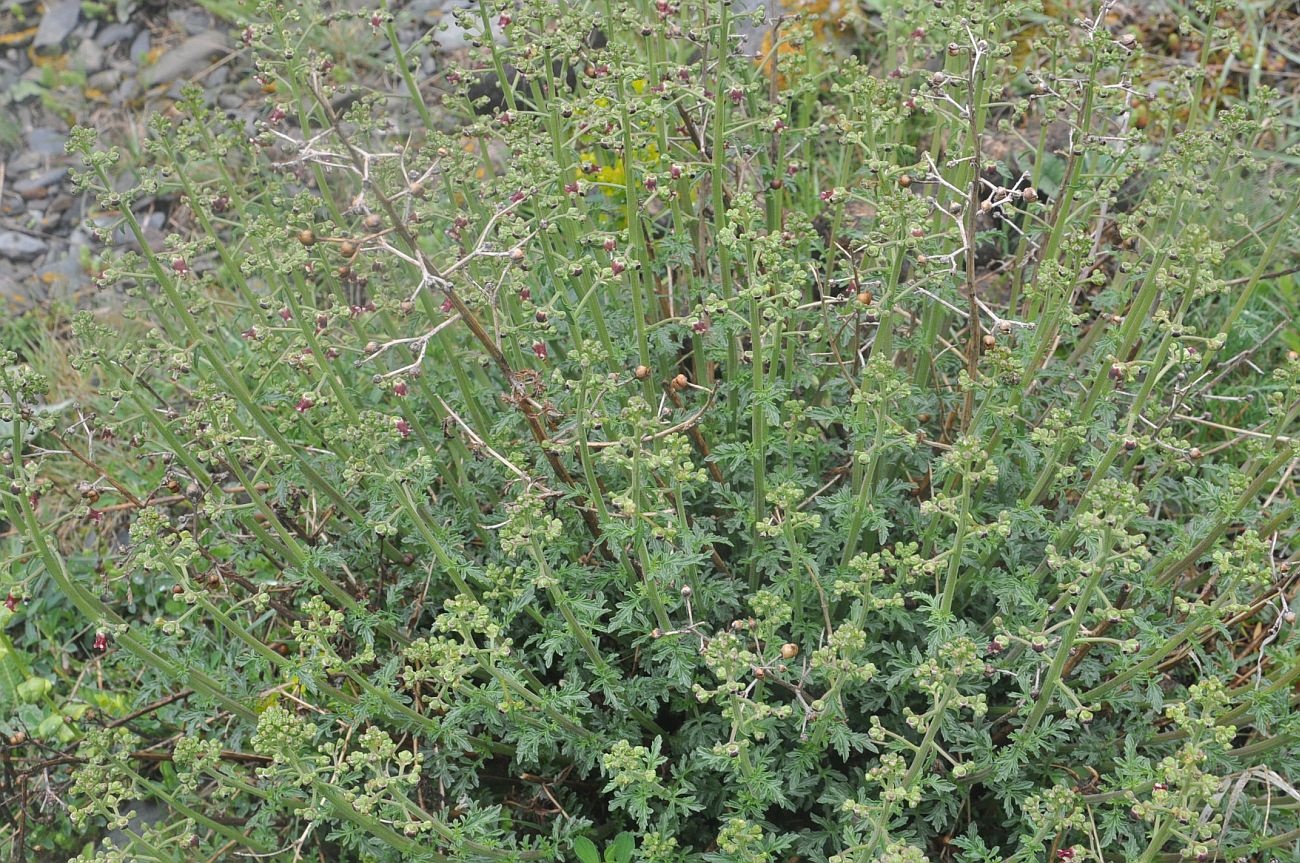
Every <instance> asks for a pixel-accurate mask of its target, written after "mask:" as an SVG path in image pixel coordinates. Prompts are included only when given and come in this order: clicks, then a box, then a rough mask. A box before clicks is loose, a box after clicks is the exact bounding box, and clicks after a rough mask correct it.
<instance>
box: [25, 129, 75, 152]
mask: <svg viewBox="0 0 1300 863" xmlns="http://www.w3.org/2000/svg"><path fill="white" fill-rule="evenodd" d="M67 140H68V136H67V135H65V134H63V133H62V132H59V131H57V130H55V129H49V128H46V127H44V126H38V127H36V128H35V129H32V130H31V131H30V132H28V133H27V149H28V150H30V151H31V152H33V153H38V154H40V155H42V156H62V155H63V153H64V150H63V145H64V143H65V142H66V141H67Z"/></svg>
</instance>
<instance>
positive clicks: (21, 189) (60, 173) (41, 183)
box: [14, 168, 68, 198]
mask: <svg viewBox="0 0 1300 863" xmlns="http://www.w3.org/2000/svg"><path fill="white" fill-rule="evenodd" d="M67 175H68V169H67V168H55V169H54V170H52V171H45V172H44V173H42V174H38V175H37V176H35V177H30V178H28V179H26V180H18V181H16V182H15V183H14V191H15V192H17V193H18V194H20V195H22V196H23V197H24V198H37V197H40V196H41V195H42V194H43V190H45V189H48V188H49V187H50V186H53V185H54V184H55V183H57V182H59V181H60V180H62V179H63V178H64V177H66V176H67Z"/></svg>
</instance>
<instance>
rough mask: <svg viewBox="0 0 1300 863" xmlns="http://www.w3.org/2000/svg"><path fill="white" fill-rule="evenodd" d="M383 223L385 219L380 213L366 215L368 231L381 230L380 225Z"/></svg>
mask: <svg viewBox="0 0 1300 863" xmlns="http://www.w3.org/2000/svg"><path fill="white" fill-rule="evenodd" d="M383 223H384V220H383V219H381V218H379V214H378V213H371V214H370V215H369V216H366V221H365V223H364V224H365V226H366V230H367V231H377V230H379V226H380V225H382V224H383Z"/></svg>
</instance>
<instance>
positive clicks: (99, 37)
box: [95, 23, 140, 48]
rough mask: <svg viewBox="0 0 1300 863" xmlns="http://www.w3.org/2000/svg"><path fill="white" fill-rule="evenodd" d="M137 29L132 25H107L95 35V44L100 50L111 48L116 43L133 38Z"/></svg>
mask: <svg viewBox="0 0 1300 863" xmlns="http://www.w3.org/2000/svg"><path fill="white" fill-rule="evenodd" d="M139 29H140V28H139V27H136V26H135V25H133V24H118V23H113V24H109V25H108V26H106V27H104V28H103V29H101V30H100V31H99V32H98V33H96V34H95V43H96V44H97V45H99V47H101V48H111V47H112V46H114V45H116V44H117V43H118V42H125V41H126V40H127V39H130V38H132V37H134V36H135V34H136V33H137V32H139Z"/></svg>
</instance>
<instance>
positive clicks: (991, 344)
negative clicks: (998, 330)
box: [983, 333, 998, 349]
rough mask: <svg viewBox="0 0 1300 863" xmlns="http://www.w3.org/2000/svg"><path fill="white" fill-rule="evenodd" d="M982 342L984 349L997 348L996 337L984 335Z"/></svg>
mask: <svg viewBox="0 0 1300 863" xmlns="http://www.w3.org/2000/svg"><path fill="white" fill-rule="evenodd" d="M983 341H984V347H985V349H992V348H996V347H997V346H998V340H997V337H996V336H994V335H993V334H992V333H985V334H984V339H983Z"/></svg>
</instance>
